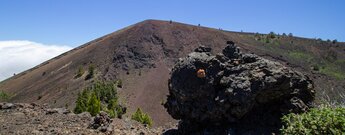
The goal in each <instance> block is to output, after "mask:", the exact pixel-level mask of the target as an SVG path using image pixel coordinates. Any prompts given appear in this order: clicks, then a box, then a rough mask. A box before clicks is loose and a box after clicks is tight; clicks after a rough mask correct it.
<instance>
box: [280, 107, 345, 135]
mask: <svg viewBox="0 0 345 135" xmlns="http://www.w3.org/2000/svg"><path fill="white" fill-rule="evenodd" d="M282 122H283V127H282V128H281V132H282V134H286V135H342V134H344V133H345V108H341V107H337V108H331V107H322V108H314V109H311V110H310V111H309V112H306V113H302V114H288V115H285V116H284V117H283V118H282Z"/></svg>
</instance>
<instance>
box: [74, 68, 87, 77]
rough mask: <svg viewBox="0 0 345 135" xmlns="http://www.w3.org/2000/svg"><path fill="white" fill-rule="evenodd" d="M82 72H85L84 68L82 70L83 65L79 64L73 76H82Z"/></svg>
mask: <svg viewBox="0 0 345 135" xmlns="http://www.w3.org/2000/svg"><path fill="white" fill-rule="evenodd" d="M84 73H85V70H84V68H83V66H79V67H78V71H77V73H76V75H75V78H79V77H81V76H83V75H84Z"/></svg>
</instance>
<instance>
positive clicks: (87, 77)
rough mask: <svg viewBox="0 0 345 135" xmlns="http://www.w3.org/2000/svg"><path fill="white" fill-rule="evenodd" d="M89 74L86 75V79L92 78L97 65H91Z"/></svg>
mask: <svg viewBox="0 0 345 135" xmlns="http://www.w3.org/2000/svg"><path fill="white" fill-rule="evenodd" d="M88 71H89V74H88V75H87V76H86V78H85V79H86V80H88V79H91V78H93V77H94V76H95V66H94V65H92V64H91V65H89V70H88Z"/></svg>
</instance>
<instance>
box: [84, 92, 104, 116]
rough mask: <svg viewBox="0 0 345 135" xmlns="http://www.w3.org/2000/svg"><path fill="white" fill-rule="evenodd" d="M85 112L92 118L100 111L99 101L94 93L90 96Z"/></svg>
mask: <svg viewBox="0 0 345 135" xmlns="http://www.w3.org/2000/svg"><path fill="white" fill-rule="evenodd" d="M87 106H88V107H87V111H88V112H90V114H91V115H92V116H95V115H97V114H98V113H99V112H100V111H101V101H100V100H99V98H98V97H97V96H96V93H95V92H93V93H92V94H91V97H90V99H89V102H88V105H87Z"/></svg>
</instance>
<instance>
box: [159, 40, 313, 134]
mask: <svg viewBox="0 0 345 135" xmlns="http://www.w3.org/2000/svg"><path fill="white" fill-rule="evenodd" d="M227 43H228V46H227V47H225V48H224V50H223V51H222V53H221V54H217V55H216V56H213V55H211V54H210V50H211V49H205V48H204V47H199V48H197V49H195V52H192V53H190V54H189V55H188V56H187V57H185V58H182V59H179V61H178V62H177V63H176V65H175V66H174V67H173V69H172V71H171V78H170V80H169V93H170V94H169V96H168V100H167V102H166V104H165V105H164V106H165V108H166V109H167V111H168V112H169V114H170V115H171V116H172V117H173V118H174V119H178V120H181V122H180V124H179V133H180V134H190V133H195V134H205V133H207V134H230V133H244V132H245V133H249V134H253V133H270V132H276V131H277V129H278V128H279V126H280V121H279V118H280V117H281V115H282V114H284V113H289V112H295V113H299V112H304V111H306V110H308V108H309V107H310V103H311V102H312V100H313V99H314V95H315V92H314V90H313V88H314V86H313V83H312V81H311V80H310V79H309V78H308V77H307V76H305V75H303V74H301V73H299V72H296V71H292V70H290V69H289V68H287V67H284V66H283V65H281V64H279V63H277V62H273V61H270V60H267V59H264V58H261V57H258V56H256V55H254V54H244V53H241V52H240V50H239V48H238V47H236V45H235V44H234V43H233V42H231V41H229V42H227ZM199 70H202V71H205V74H206V76H205V77H198V76H197V72H198V71H199Z"/></svg>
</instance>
